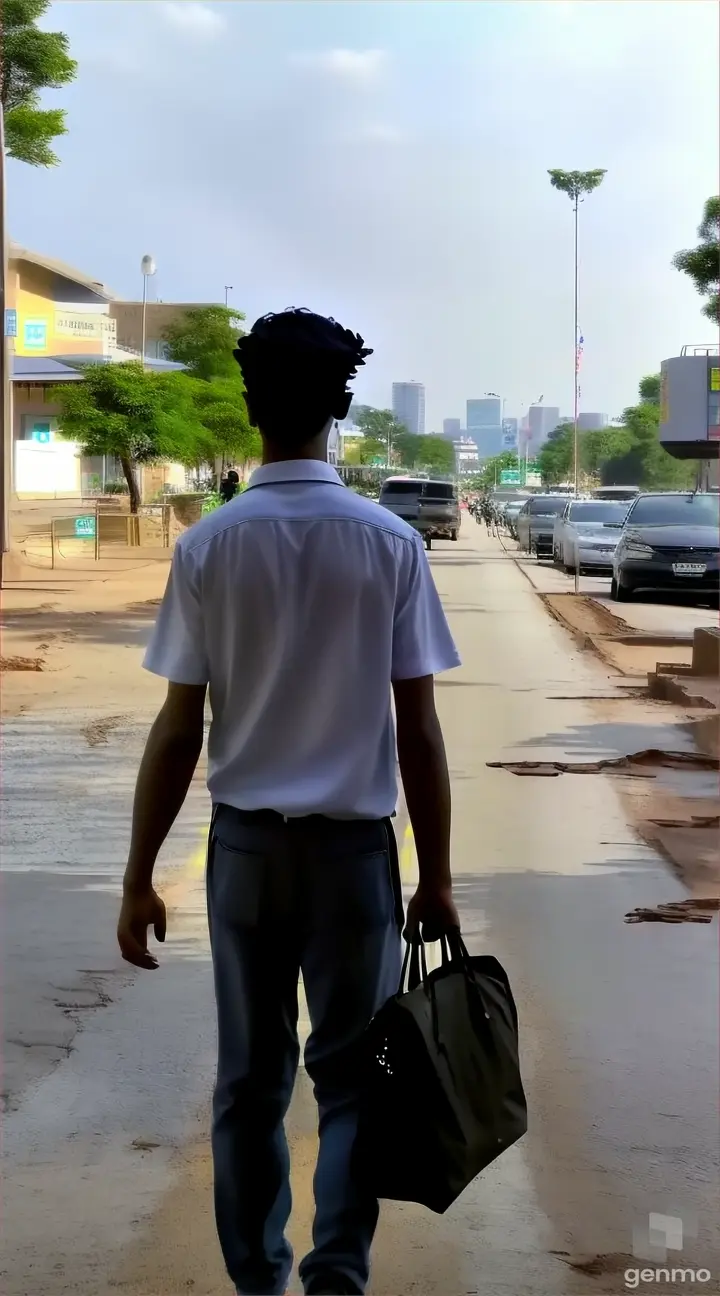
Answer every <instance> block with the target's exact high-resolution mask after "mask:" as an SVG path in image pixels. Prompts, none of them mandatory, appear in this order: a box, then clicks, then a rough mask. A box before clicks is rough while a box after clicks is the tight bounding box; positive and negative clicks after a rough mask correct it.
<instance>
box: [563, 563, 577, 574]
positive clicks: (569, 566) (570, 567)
mask: <svg viewBox="0 0 720 1296" xmlns="http://www.w3.org/2000/svg"><path fill="white" fill-rule="evenodd" d="M563 567H564V568H565V573H566V575H567V576H573V575H574V574H575V564H574V563H563Z"/></svg>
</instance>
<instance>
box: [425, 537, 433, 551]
mask: <svg viewBox="0 0 720 1296" xmlns="http://www.w3.org/2000/svg"><path fill="white" fill-rule="evenodd" d="M425 548H426V549H432V539H431V538H430V536H425Z"/></svg>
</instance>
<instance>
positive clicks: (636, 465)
mask: <svg viewBox="0 0 720 1296" xmlns="http://www.w3.org/2000/svg"><path fill="white" fill-rule="evenodd" d="M638 394H639V397H640V400H639V403H638V404H637V405H629V406H628V407H627V409H625V410H624V411H623V417H622V426H621V427H620V428H618V429H615V434H616V435H615V441H614V443H613V444H612V445H611V447H610V453H609V454H608V456H607V458H605V459H604V460H603V461H602V462H601V464H600V476H601V479H602V482H603V485H605V486H635V485H637V486H643V487H645V488H646V489H647V490H683V489H684V488H685V487H689V486H692V484H693V482H694V479H695V473H696V467H695V465H694V464H693V463H692V462H688V461H687V460H681V459H674V458H673V456H672V455H670V454H668V452H667V450H665V449H664V447H663V446H662V445H661V444H660V436H659V433H660V375H659V374H649V375H647V376H646V377H645V378H643V379H641V381H640V385H639V390H638Z"/></svg>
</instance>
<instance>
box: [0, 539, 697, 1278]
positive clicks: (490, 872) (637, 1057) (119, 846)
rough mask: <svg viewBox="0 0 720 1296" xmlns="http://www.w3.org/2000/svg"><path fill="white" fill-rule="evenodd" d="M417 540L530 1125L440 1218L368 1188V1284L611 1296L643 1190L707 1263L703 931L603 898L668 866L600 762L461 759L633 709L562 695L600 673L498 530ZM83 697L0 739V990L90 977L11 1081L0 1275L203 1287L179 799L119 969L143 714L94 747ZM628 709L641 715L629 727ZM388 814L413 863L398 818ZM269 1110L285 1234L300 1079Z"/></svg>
mask: <svg viewBox="0 0 720 1296" xmlns="http://www.w3.org/2000/svg"><path fill="white" fill-rule="evenodd" d="M431 560H432V565H433V569H434V572H435V576H436V579H437V583H438V586H439V588H440V591H441V594H442V596H443V599H444V602H445V606H446V608H447V610H448V614H449V617H450V620H451V622H452V624H453V627H454V631H455V634H456V636H457V639H458V643H459V646H460V650H461V653H462V656H463V662H464V665H463V667H462V669H461V670H459V671H456V672H453V673H452V674H450V675H448V676H447V677H446V678H443V679H441V680H440V681H439V683H438V698H439V705H440V711H441V715H442V720H443V724H444V728H445V733H446V739H447V744H448V750H449V758H450V764H451V769H452V777H453V790H454V861H455V870H456V873H457V889H458V895H459V901H460V905H461V908H462V915H463V923H464V928H465V932H466V935H467V939H468V943H469V944H470V945H471V947H472V948H476V949H487V950H491V951H492V952H494V953H496V954H498V956H499V957H500V958H501V959H502V961H503V962H504V963H505V964H506V966H507V968H508V971H509V973H510V976H511V979H512V982H513V986H514V989H515V992H516V996H517V999H518V1004H519V1010H520V1016H521V1023H522V1031H523V1036H522V1038H523V1051H524V1067H525V1073H526V1080H527V1088H528V1095H529V1101H530V1110H531V1128H530V1132H529V1134H528V1136H527V1138H526V1139H525V1140H524V1141H523V1142H522V1143H521V1144H520V1145H519V1146H518V1147H517V1148H514V1149H512V1150H511V1151H510V1152H509V1153H507V1154H506V1155H505V1156H504V1157H503V1158H501V1160H500V1161H499V1162H497V1163H496V1165H495V1166H494V1167H492V1168H491V1169H490V1170H489V1171H488V1172H487V1173H486V1174H485V1175H483V1176H482V1178H481V1179H480V1180H479V1181H478V1182H477V1183H476V1184H475V1185H473V1186H472V1187H471V1188H470V1189H469V1190H468V1191H467V1193H466V1194H465V1195H464V1197H463V1199H462V1201H461V1202H460V1203H459V1204H457V1205H456V1206H455V1207H454V1208H453V1209H452V1210H451V1211H450V1212H449V1213H448V1215H447V1216H445V1217H442V1218H436V1217H434V1216H429V1215H427V1214H426V1213H425V1212H422V1211H421V1210H419V1209H416V1208H414V1207H408V1206H388V1207H387V1208H386V1209H385V1211H384V1213H383V1223H382V1227H381V1230H380V1234H379V1238H378V1246H377V1255H376V1266H375V1272H374V1277H373V1287H372V1290H373V1292H375V1293H384V1294H386V1296H389V1294H390V1293H394V1294H395V1296H398V1294H399V1293H406V1292H407V1293H413V1296H464V1294H465V1293H479V1292H488V1293H489V1292H492V1293H497V1296H585V1293H588V1294H589V1293H591V1292H595V1293H608V1296H609V1294H610V1293H617V1292H619V1291H622V1290H625V1288H626V1282H625V1279H624V1278H623V1273H624V1270H625V1269H626V1268H627V1267H629V1266H635V1267H637V1266H638V1265H639V1266H640V1267H642V1266H643V1262H642V1261H640V1262H637V1261H634V1260H633V1259H632V1258H631V1256H630V1255H629V1253H630V1252H631V1249H632V1235H633V1228H634V1227H636V1226H640V1227H642V1225H643V1224H644V1223H646V1222H647V1218H648V1215H649V1213H650V1212H651V1211H659V1212H661V1213H664V1214H672V1215H681V1216H683V1217H685V1218H686V1219H687V1218H689V1217H690V1216H691V1215H693V1214H694V1215H696V1216H697V1218H698V1220H699V1237H698V1239H697V1241H692V1240H690V1241H688V1242H687V1245H686V1249H685V1251H684V1252H683V1254H682V1263H683V1264H685V1265H691V1264H695V1265H706V1266H707V1267H709V1268H710V1269H712V1271H713V1272H714V1273H715V1275H720V1248H719V1247H718V1237H717V1232H713V1221H714V1219H715V1215H716V1206H717V1193H718V1186H719V1185H718V1174H717V1162H716V1149H717V1112H716V1101H717V1091H718V1042H719V1041H718V1023H719V1021H720V1014H719V1005H718V987H719V985H720V978H719V975H718V973H719V968H718V961H719V960H718V953H719V951H718V940H717V928H716V926H715V925H713V926H712V927H696V926H690V925H688V926H678V927H672V926H667V927H665V926H655V925H648V926H627V925H625V924H624V923H623V915H624V914H625V912H626V911H628V910H629V909H631V908H633V907H635V906H637V905H641V904H643V905H645V904H655V903H657V902H659V901H661V900H670V899H674V898H679V897H681V895H682V890H681V888H680V886H679V884H678V883H677V882H676V881H675V879H674V878H672V877H671V876H669V875H668V873H667V871H666V869H665V867H664V865H663V864H662V863H661V861H660V860H659V859H657V858H656V857H655V855H654V854H653V852H652V851H650V850H649V849H648V848H646V847H644V846H640V845H639V844H638V843H637V841H636V840H635V838H634V835H633V833H632V832H631V830H630V829H629V828H628V827H627V825H626V820H625V815H624V812H623V810H622V807H621V804H620V801H619V799H618V792H617V789H618V786H619V785H618V783H617V782H616V781H613V780H612V779H609V778H605V777H603V776H584V777H581V776H572V775H566V776H563V777H560V778H556V779H533V778H523V779H520V778H516V777H514V776H513V775H511V774H508V773H506V772H504V771H502V770H494V769H488V767H487V762H488V761H490V760H495V759H498V758H500V759H503V758H507V757H509V756H516V757H519V758H521V759H526V758H528V757H535V756H538V755H545V756H552V757H558V758H559V757H562V756H567V757H569V758H570V759H573V758H577V757H578V754H579V753H580V752H582V754H583V756H585V755H586V754H587V753H589V752H598V753H600V752H601V753H602V754H607V753H609V752H613V751H615V752H621V751H624V750H628V748H629V747H630V748H631V745H632V742H633V741H635V738H636V737H637V735H636V734H633V732H632V726H628V725H626V724H615V723H614V722H613V720H612V719H609V720H608V721H607V722H604V723H599V722H598V715H597V711H596V709H595V707H594V706H593V704H592V703H591V702H589V701H587V700H586V699H588V698H591V697H597V696H614V695H615V691H616V690H615V686H614V685H613V684H612V683H611V682H610V681H609V680H608V677H607V675H606V673H605V672H604V670H603V668H602V666H601V665H600V664H599V663H598V662H597V661H596V660H595V659H594V658H593V657H590V656H587V655H583V654H581V653H580V652H579V651H578V650H577V649H576V648H575V646H574V644H573V642H572V641H571V640H570V639H569V638H568V637H567V636H566V635H565V633H564V631H563V630H562V629H561V628H560V627H559V626H558V625H557V624H556V623H554V622H553V621H552V620H551V619H550V618H549V617H548V616H547V613H546V612H545V610H544V608H543V606H542V604H541V603H540V601H539V600H538V599H537V598H536V596H535V594H534V593H533V590H532V588H531V586H530V585H529V583H528V582H527V580H526V579H525V577H524V576H523V574H522V572H521V571H520V570H519V569H518V567H517V566H516V565H515V563H513V562H512V561H511V560H510V559H509V558H508V557H507V556H506V555H505V554H504V553H503V551H502V549H501V548H500V546H499V545H498V544H497V542H495V541H492V540H487V539H486V538H485V537H483V536H481V535H480V534H479V531H478V529H477V528H474V527H472V525H471V524H468V523H467V522H466V523H465V527H464V529H463V535H462V537H461V540H460V542H459V543H458V544H457V545H452V546H451V545H447V546H443V547H442V548H438V550H437V552H433V554H432V556H431ZM624 705H625V704H624V703H623V706H624ZM108 709H110V708H108ZM81 722H84V723H81ZM88 723H89V722H88V719H87V717H84V716H81V715H73V716H69V717H68V716H66V717H65V722H64V726H60V727H58V726H57V722H56V721H53V724H52V725H51V726H50V727H49V728H48V727H46V728H43V724H42V721H41V720H37V721H32V722H31V723H27V722H24V721H23V719H22V718H21V719H19V720H18V721H17V722H15V724H14V725H13V727H12V729H11V734H10V742H9V745H8V746H6V751H5V762H6V768H5V774H6V781H8V782H9V787H8V786H7V783H6V788H5V791H6V794H7V793H8V792H9V794H10V805H11V806H15V810H16V814H17V815H18V822H19V823H20V816H23V818H24V821H25V823H27V824H29V829H28V835H27V837H25V836H24V835H23V833H22V831H21V828H20V826H19V827H18V829H17V831H15V830H14V829H13V828H12V825H11V833H12V836H11V840H10V843H9V845H10V850H9V852H6V853H9V854H10V858H11V863H12V865H13V866H14V868H15V870H16V871H15V872H14V873H11V874H10V876H9V879H8V881H9V883H10V887H9V888H8V887H7V886H6V892H5V905H4V910H5V918H6V926H7V932H8V934H9V937H10V940H11V946H10V960H9V967H10V968H11V969H12V973H13V975H12V978H11V983H10V995H9V999H10V1006H11V1013H13V1012H14V1013H15V1014H16V1018H18V1017H19V1018H21V1019H22V1018H23V1011H21V1009H20V1008H18V1006H17V1005H18V1004H19V1003H20V1001H21V999H22V996H23V995H24V996H25V1009H24V1012H25V1013H27V1011H28V1004H29V997H33V999H32V1001H33V1003H37V1002H38V1000H39V999H42V996H43V994H44V995H45V997H46V998H48V999H50V1000H51V1001H52V996H53V994H55V996H56V997H57V995H58V994H60V993H62V995H63V996H65V995H67V996H68V1000H69V998H70V995H71V994H72V995H73V996H75V995H79V994H80V992H81V991H84V992H85V993H86V994H91V993H92V994H95V995H96V996H97V995H98V989H100V990H103V991H104V992H105V994H106V996H107V997H108V998H109V999H110V1000H111V1002H105V1003H104V1006H98V1007H96V1008H94V1009H88V1010H87V1011H86V1012H85V1014H84V1015H83V1010H82V1008H76V1009H73V1010H71V1011H73V1012H74V1014H75V1018H76V1019H78V1020H80V1021H81V1022H85V1021H86V1023H87V1024H86V1025H85V1026H84V1028H81V1029H79V1030H77V1031H76V1033H75V1034H74V1037H73V1038H72V1039H71V1041H70V1046H69V1048H68V1051H67V1055H66V1056H60V1057H59V1058H58V1057H55V1058H53V1059H51V1060H52V1062H54V1065H52V1068H51V1069H49V1067H50V1061H51V1060H50V1059H45V1062H44V1064H43V1065H40V1067H39V1069H38V1071H37V1072H36V1074H35V1077H34V1078H30V1079H28V1078H27V1076H26V1077H25V1078H24V1080H23V1077H22V1075H20V1076H19V1078H18V1082H17V1083H16V1086H15V1089H14V1094H13V1096H12V1106H13V1108H14V1110H11V1111H10V1113H9V1114H8V1115H7V1117H6V1122H5V1157H6V1172H5V1191H6V1202H5V1225H6V1237H7V1238H8V1239H9V1241H10V1245H9V1246H6V1248H5V1252H6V1254H5V1261H4V1265H3V1273H2V1277H3V1284H2V1285H3V1290H4V1292H5V1293H6V1296H27V1294H28V1293H33V1294H34V1293H35V1292H40V1291H42V1292H43V1294H44V1296H45V1294H47V1296H56V1293H60V1292H73V1293H78V1294H80V1296H85V1294H87V1296H91V1294H92V1296H100V1294H103V1296H104V1293H108V1296H109V1293H110V1292H113V1293H117V1292H118V1291H120V1292H125V1293H127V1294H128V1296H170V1294H171V1293H172V1296H177V1293H178V1292H180V1291H185V1290H192V1291H193V1293H194V1294H195V1296H210V1293H213V1296H217V1294H219V1293H220V1292H223V1291H226V1290H227V1286H226V1284H225V1282H224V1278H223V1275H222V1269H221V1266H220V1263H219V1260H218V1256H217V1248H216V1244H215V1239H214V1234H213V1227H212V1221H211V1214H210V1198H209V1165H208V1158H207V1149H206V1142H205V1130H206V1120H207V1094H208V1091H209V1086H210V1083H211V1078H212V1066H213V1060H212V1049H213V1026H212V1003H211V991H210V977H209V969H208V966H207V945H206V937H205V934H204V926H203V921H202V895H201V872H202V832H203V831H204V827H205V819H206V802H205V798H204V795H203V793H202V790H201V788H200V786H198V788H197V790H196V792H195V795H194V797H193V799H192V801H191V804H190V806H189V809H188V814H187V817H186V819H185V821H184V824H183V825H181V827H180V829H179V830H178V833H177V835H176V837H175V839H174V841H173V843H172V844H171V846H170V849H169V852H168V856H167V861H166V865H165V874H164V884H165V889H166V893H168V895H169V898H170V899H171V902H172V907H173V918H174V921H173V922H172V923H171V928H170V941H169V944H168V947H167V950H166V951H165V953H164V958H163V965H162V969H161V971H159V972H158V973H156V974H153V975H150V976H148V975H145V976H138V977H136V978H135V977H132V976H130V975H128V974H127V973H126V972H125V971H122V970H121V965H119V964H118V962H117V960H116V958H115V955H114V949H113V943H112V923H113V919H114V898H113V892H115V890H116V888H117V881H118V871H119V868H120V866H121V863H122V856H123V853H124V845H125V841H126V826H125V825H126V821H127V820H126V817H127V811H128V802H129V793H130V785H131V779H132V767H133V766H134V763H135V760H136V757H137V751H138V748H139V745H140V742H141V734H142V730H143V728H144V717H137V716H136V715H134V716H133V718H132V721H131V722H129V723H127V724H126V725H125V727H123V726H118V727H117V728H116V729H115V730H114V731H113V732H108V733H107V735H106V737H107V742H106V743H100V744H99V745H98V746H95V747H93V748H91V747H89V745H88V737H87V732H85V733H83V732H82V730H83V729H85V730H87V724H88ZM652 723H653V722H648V720H647V717H645V725H646V731H647V727H648V726H649V727H652ZM655 723H657V724H658V727H660V726H661V725H662V716H660V718H659V719H658V721H657V722H655ZM646 736H647V735H646ZM647 745H662V744H661V743H660V742H658V743H656V742H654V741H653V740H652V739H651V741H650V742H648V743H647ZM8 769H9V774H8ZM16 802H17V804H16ZM98 825H100V831H98ZM398 826H399V830H400V836H401V846H402V855H403V865H404V871H405V879H406V882H407V883H408V884H411V883H412V880H413V877H412V875H413V869H414V857H413V846H412V839H411V836H410V835H409V834H408V833H407V832H406V828H405V821H404V818H403V817H402V815H401V817H400V819H399V825H398ZM13 887H15V888H16V889H15V891H14V892H13V890H12V888H13ZM18 888H24V891H23V890H22V889H18ZM48 901H49V903H48ZM28 932H29V933H30V939H28ZM7 966H8V963H6V967H7ZM88 977H90V978H94V979H90V980H88V979H87V978H88ZM83 978H85V979H83ZM63 1002H66V1001H65V1000H63ZM13 1005H15V1006H13ZM66 1011H68V1010H66V1009H63V1008H58V1007H57V1005H55V1007H54V1012H55V1013H56V1014H57V1013H60V1014H62V1013H64V1012H66ZM73 1024H74V1023H73ZM35 1042H37V1041H35ZM28 1044H29V1046H31V1045H32V1044H33V1041H32V1039H30V1038H28ZM27 1051H28V1053H29V1052H32V1047H28V1050H27ZM290 1134H291V1141H292V1146H293V1154H294V1165H295V1202H296V1212H297V1217H296V1223H295V1226H294V1229H295V1239H296V1241H298V1240H299V1242H300V1244H301V1245H302V1243H303V1241H304V1240H305V1239H306V1236H307V1232H308V1228H309V1183H310V1170H311V1163H312V1154H313V1148H314V1117H313V1110H312V1103H311V1098H310V1095H309V1092H308V1087H307V1082H306V1078H305V1077H304V1076H303V1075H301V1076H300V1079H299V1083H298V1088H297V1093H296V1097H295V1100H294V1103H293V1107H292V1110H291V1115H290ZM39 1239H40V1241H39ZM663 1290H664V1291H667V1292H674V1291H682V1290H683V1288H682V1286H679V1287H678V1286H676V1285H674V1284H669V1283H663Z"/></svg>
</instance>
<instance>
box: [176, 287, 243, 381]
mask: <svg viewBox="0 0 720 1296" xmlns="http://www.w3.org/2000/svg"><path fill="white" fill-rule="evenodd" d="M244 319H245V316H244V315H243V314H241V313H240V312H239V311H236V310H233V309H232V308H231V307H229V306H198V307H197V308H196V309H195V310H189V311H185V312H184V313H183V315H182V316H181V317H180V318H179V319H177V320H175V321H174V322H173V323H172V324H168V326H167V328H166V329H165V334H164V336H165V341H166V342H167V344H168V355H169V357H170V359H171V360H176V361H177V362H179V363H180V364H184V365H186V366H187V371H188V373H190V374H192V375H193V376H194V377H195V378H202V379H203V381H205V382H210V380H211V379H213V378H235V377H237V378H238V380H239V382H240V384H241V389H242V378H241V374H240V368H239V366H238V365H237V363H236V361H235V357H234V356H233V351H234V350H235V348H236V346H237V340H238V337H239V336H240V335H241V333H242V332H243V330H242V329H241V327H240V325H241V324H242V322H243V321H244Z"/></svg>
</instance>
